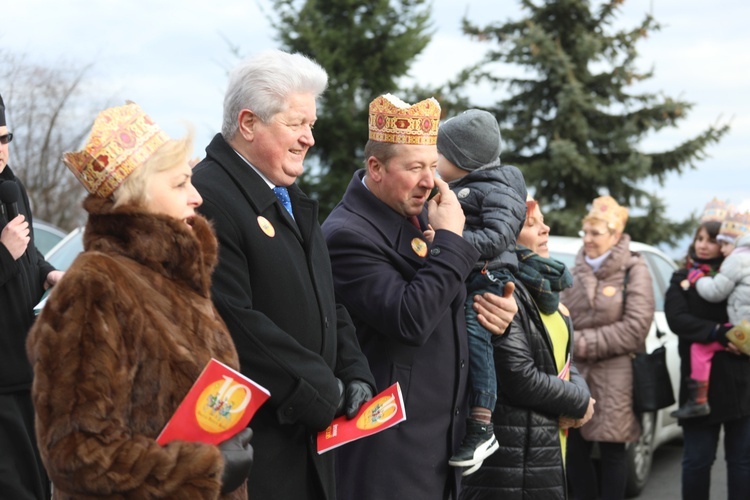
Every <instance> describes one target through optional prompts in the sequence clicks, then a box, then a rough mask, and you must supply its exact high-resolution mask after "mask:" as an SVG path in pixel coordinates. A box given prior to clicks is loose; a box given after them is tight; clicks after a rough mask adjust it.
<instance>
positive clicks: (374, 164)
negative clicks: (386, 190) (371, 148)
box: [367, 156, 385, 182]
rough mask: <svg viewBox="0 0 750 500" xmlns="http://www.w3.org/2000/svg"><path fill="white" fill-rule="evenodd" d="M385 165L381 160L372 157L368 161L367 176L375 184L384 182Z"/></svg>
mask: <svg viewBox="0 0 750 500" xmlns="http://www.w3.org/2000/svg"><path fill="white" fill-rule="evenodd" d="M384 170H385V165H383V162H381V161H380V160H379V159H377V158H376V157H374V156H370V157H369V158H368V159H367V176H368V177H369V178H370V179H372V180H373V182H380V181H381V180H383V172H384Z"/></svg>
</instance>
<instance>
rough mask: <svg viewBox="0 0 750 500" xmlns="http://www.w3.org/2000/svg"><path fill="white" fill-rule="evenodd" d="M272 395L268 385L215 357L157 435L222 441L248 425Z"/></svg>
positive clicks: (165, 440) (161, 439)
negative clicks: (265, 386) (255, 380)
mask: <svg viewBox="0 0 750 500" xmlns="http://www.w3.org/2000/svg"><path fill="white" fill-rule="evenodd" d="M270 396H271V393H270V392H268V390H266V389H265V388H264V387H262V386H260V385H258V384H257V383H255V382H253V381H252V380H251V379H249V378H247V377H246V376H244V375H243V374H241V373H240V372H238V371H237V370H233V369H232V368H230V367H228V366H227V365H225V364H224V363H222V362H220V361H217V360H216V359H213V358H211V360H210V361H209V362H208V364H207V365H206V367H205V368H204V369H203V371H202V372H201V374H200V375H199V376H198V380H196V381H195V383H194V384H193V386H192V387H191V388H190V391H188V393H187V395H186V396H185V398H184V399H183V400H182V402H181V403H180V406H178V407H177V410H176V411H175V412H174V415H172V418H170V419H169V422H167V425H166V426H164V429H163V430H162V431H161V433H160V434H159V437H157V438H156V442H157V443H159V444H160V445H162V446H164V445H165V444H167V443H169V442H170V441H175V440H180V441H191V442H201V443H207V444H218V443H221V442H222V441H226V440H227V439H229V438H230V437H232V436H234V435H235V434H237V433H238V432H239V431H241V430H242V429H244V428H245V427H247V424H248V423H250V419H252V418H253V415H255V412H256V411H258V408H260V407H261V405H263V403H265V402H266V400H267V399H268V398H269V397H270Z"/></svg>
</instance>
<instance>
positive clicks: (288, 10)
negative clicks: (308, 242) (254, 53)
mask: <svg viewBox="0 0 750 500" xmlns="http://www.w3.org/2000/svg"><path fill="white" fill-rule="evenodd" d="M273 6H274V12H275V17H276V18H275V19H273V20H272V24H273V27H274V28H275V29H276V30H277V33H278V39H279V41H280V42H281V44H282V48H283V49H284V50H287V51H291V52H300V53H303V54H305V55H307V56H309V57H311V58H313V59H314V60H315V61H317V62H318V63H319V64H320V65H321V66H323V67H324V68H325V69H326V71H327V72H328V77H329V84H328V90H326V92H325V94H323V97H322V99H321V101H320V103H319V106H318V121H317V123H316V127H315V128H316V130H315V147H314V148H312V149H311V150H310V153H309V156H308V158H311V160H312V161H308V168H307V169H306V172H305V174H304V175H303V176H302V177H301V178H300V179H299V184H300V186H301V187H302V189H303V190H305V192H307V193H308V194H309V195H311V196H313V197H315V198H317V199H318V200H319V202H320V217H321V220H323V219H324V218H325V217H326V216H327V215H328V213H329V212H330V211H331V210H332V209H333V207H334V206H335V205H336V203H337V202H338V201H339V200H340V199H341V197H342V196H343V194H344V191H345V189H346V186H347V185H348V184H349V181H350V180H351V176H352V174H353V173H354V171H356V170H357V169H358V168H361V167H362V165H363V161H364V158H363V152H362V150H363V148H364V145H365V143H366V142H367V136H368V127H367V119H368V106H369V103H370V101H372V99H374V98H375V97H376V96H378V95H380V94H384V93H386V92H392V93H395V94H398V95H399V97H402V98H403V97H404V94H403V92H400V91H399V89H398V85H397V80H398V79H399V78H400V77H402V76H404V75H406V74H407V72H408V70H409V67H410V65H411V63H412V62H413V60H414V58H415V57H416V56H417V55H418V54H419V53H420V52H421V51H422V50H423V49H424V48H425V46H426V45H427V43H428V42H429V40H430V36H431V34H430V32H429V16H430V10H429V7H428V6H427V2H426V0H396V1H388V0H372V1H359V0H305V1H295V0H274V2H273Z"/></svg>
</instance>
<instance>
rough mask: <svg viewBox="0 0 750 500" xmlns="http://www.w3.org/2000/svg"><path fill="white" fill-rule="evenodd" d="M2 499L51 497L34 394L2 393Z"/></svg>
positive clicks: (0, 433)
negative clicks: (38, 443)
mask: <svg viewBox="0 0 750 500" xmlns="http://www.w3.org/2000/svg"><path fill="white" fill-rule="evenodd" d="M0 498H12V499H13V500H26V499H29V500H46V499H48V498H50V487H49V480H48V479H47V473H46V472H45V470H44V466H43V465H42V460H41V458H40V456H39V451H38V450H37V446H36V435H35V434H34V407H33V405H32V403H31V393H30V391H21V392H13V393H10V394H0Z"/></svg>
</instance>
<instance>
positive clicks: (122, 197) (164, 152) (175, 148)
mask: <svg viewBox="0 0 750 500" xmlns="http://www.w3.org/2000/svg"><path fill="white" fill-rule="evenodd" d="M192 151H193V130H192V128H190V129H189V130H188V133H187V135H186V136H185V137H183V138H182V139H170V140H169V141H167V142H165V143H164V144H163V145H162V146H161V147H160V148H159V149H157V150H156V151H155V152H154V154H153V155H151V157H150V158H149V159H148V160H146V161H145V162H144V163H143V165H141V166H140V167H138V168H136V169H135V170H134V171H133V173H131V174H130V175H129V176H128V177H127V178H126V179H125V180H124V181H123V183H122V184H121V185H120V187H118V188H117V189H116V190H115V192H114V193H112V199H113V200H114V202H115V205H114V206H115V207H119V206H121V205H124V204H126V203H132V204H136V205H143V204H144V203H145V202H146V201H147V200H146V188H147V187H148V182H149V180H150V179H151V177H152V176H153V175H154V174H156V173H159V172H164V171H165V170H169V169H171V168H174V167H176V166H178V165H182V164H183V163H187V161H188V159H189V158H190V155H191V154H192Z"/></svg>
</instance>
